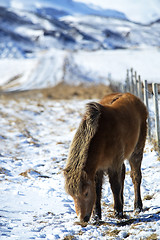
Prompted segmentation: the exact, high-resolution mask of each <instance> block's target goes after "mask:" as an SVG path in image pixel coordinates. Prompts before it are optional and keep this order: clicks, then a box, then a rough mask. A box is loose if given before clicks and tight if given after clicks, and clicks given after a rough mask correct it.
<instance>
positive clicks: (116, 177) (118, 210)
mask: <svg viewBox="0 0 160 240" xmlns="http://www.w3.org/2000/svg"><path fill="white" fill-rule="evenodd" d="M108 176H109V182H110V185H111V189H112V193H113V198H114V213H115V216H116V217H120V218H122V217H123V186H124V178H125V166H124V164H123V165H122V167H121V168H120V169H119V171H116V170H113V169H109V170H108Z"/></svg>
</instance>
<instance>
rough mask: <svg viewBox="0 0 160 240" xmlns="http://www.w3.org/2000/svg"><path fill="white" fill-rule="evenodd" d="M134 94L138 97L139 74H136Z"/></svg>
mask: <svg viewBox="0 0 160 240" xmlns="http://www.w3.org/2000/svg"><path fill="white" fill-rule="evenodd" d="M134 94H135V95H136V96H137V97H138V88H137V72H134Z"/></svg>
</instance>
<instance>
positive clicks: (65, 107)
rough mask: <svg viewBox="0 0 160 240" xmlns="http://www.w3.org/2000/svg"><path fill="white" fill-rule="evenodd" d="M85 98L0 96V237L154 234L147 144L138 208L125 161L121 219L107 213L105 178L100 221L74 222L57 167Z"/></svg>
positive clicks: (159, 190) (156, 203)
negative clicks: (136, 209)
mask: <svg viewBox="0 0 160 240" xmlns="http://www.w3.org/2000/svg"><path fill="white" fill-rule="evenodd" d="M86 102H88V100H81V101H79V100H67V101H65V100H61V101H54V100H53V101H51V100H47V99H43V98H41V96H39V98H38V99H37V100H33V99H24V98H22V99H21V98H18V97H17V98H16V99H12V98H10V99H8V100H7V99H5V98H1V101H0V115H1V122H0V128H1V133H0V139H1V145H0V161H1V166H0V189H1V194H0V206H1V207H0V239H3V240H4V239H6V240H7V239H10V240H22V239H23V240H24V239H25V240H29V239H47V240H51V239H55V240H56V239H124V238H126V239H160V185H159V174H160V162H159V161H158V155H157V153H156V152H155V151H154V150H153V147H152V145H150V144H149V143H147V144H146V147H145V152H144V159H143V164H142V174H143V180H142V199H143V205H144V211H143V212H142V213H140V214H139V215H135V214H134V212H133V201H134V193H133V185H132V182H131V178H130V176H129V171H130V169H129V166H128V164H127V163H126V166H127V173H126V179H125V189H124V196H125V205H124V211H125V214H126V219H123V220H117V219H116V218H115V217H114V216H113V206H112V203H113V199H112V194H111V190H110V186H109V183H108V179H107V177H106V181H105V184H104V187H103V198H102V208H103V210H102V212H103V218H102V220H103V222H102V223H101V224H100V225H99V226H96V225H94V224H93V222H91V223H89V224H88V225H87V226H86V227H82V226H80V225H77V224H75V222H76V221H77V218H76V213H75V211H74V203H73V200H72V198H71V197H70V196H68V195H67V194H66V193H65V190H64V178H63V174H62V169H63V168H64V166H65V163H66V159H67V155H68V150H69V145H70V142H71V140H72V138H73V135H74V133H75V131H76V128H77V127H78V125H79V122H80V120H81V116H82V113H83V112H84V106H85V104H86ZM75 106H76V108H75ZM67 236H68V238H67Z"/></svg>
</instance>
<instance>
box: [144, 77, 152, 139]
mask: <svg viewBox="0 0 160 240" xmlns="http://www.w3.org/2000/svg"><path fill="white" fill-rule="evenodd" d="M144 103H145V105H146V107H147V109H148V120H147V122H148V137H149V140H151V121H150V115H149V105H148V83H147V80H144Z"/></svg>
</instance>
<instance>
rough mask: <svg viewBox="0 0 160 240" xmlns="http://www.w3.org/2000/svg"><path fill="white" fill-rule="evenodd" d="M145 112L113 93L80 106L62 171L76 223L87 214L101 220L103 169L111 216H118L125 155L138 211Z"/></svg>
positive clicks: (125, 96)
mask: <svg viewBox="0 0 160 240" xmlns="http://www.w3.org/2000/svg"><path fill="white" fill-rule="evenodd" d="M147 115H148V113H147V109H146V107H145V105H144V104H143V103H142V102H141V100H140V99H139V98H137V97H136V96H134V95H132V94H130V93H124V94H122V93H114V94H111V95H108V96H106V97H104V98H103V99H102V100H101V101H100V103H96V102H91V103H89V104H87V105H86V112H85V114H84V117H83V119H82V121H81V123H80V126H79V128H78V130H77V132H76V134H75V136H74V139H73V142H72V144H71V147H70V153H69V156H68V161H67V165H66V168H65V169H64V176H65V189H66V191H67V193H69V194H70V195H71V196H72V197H73V199H74V203H75V209H76V213H77V216H78V217H79V218H80V221H84V222H88V221H89V219H90V216H91V214H92V212H94V215H95V218H96V219H101V190H102V183H103V175H104V173H107V174H108V176H109V182H110V185H111V189H112V192H113V198H114V212H115V215H116V216H118V217H123V186H124V179H125V165H124V160H125V159H128V160H129V163H130V166H131V177H132V181H133V185H134V193H135V201H134V208H135V210H137V211H139V212H140V211H141V210H142V200H141V193H140V184H141V162H142V157H143V149H144V145H145V140H146V130H147V124H146V119H147ZM93 208H94V211H93Z"/></svg>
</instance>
